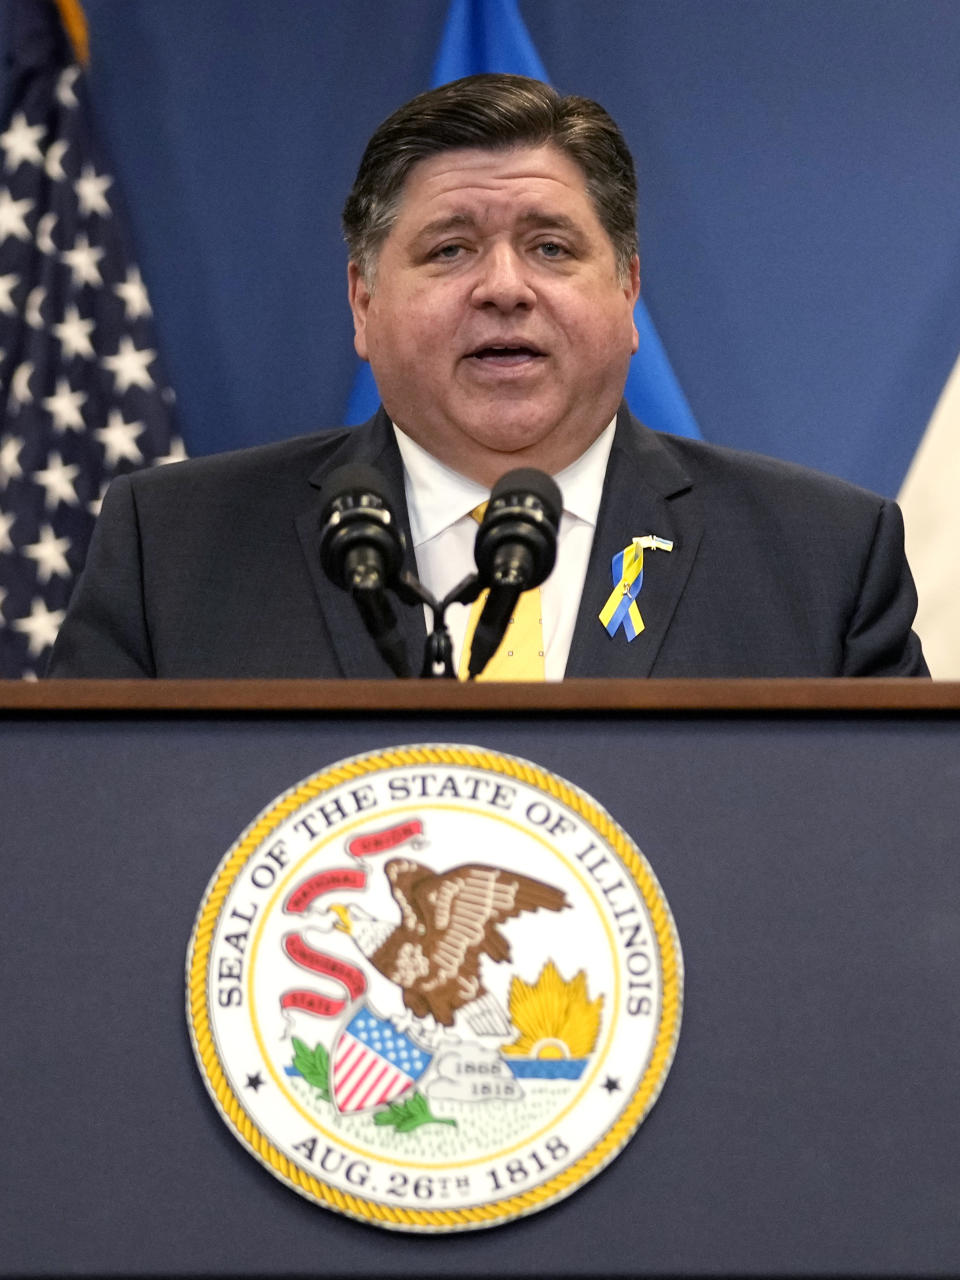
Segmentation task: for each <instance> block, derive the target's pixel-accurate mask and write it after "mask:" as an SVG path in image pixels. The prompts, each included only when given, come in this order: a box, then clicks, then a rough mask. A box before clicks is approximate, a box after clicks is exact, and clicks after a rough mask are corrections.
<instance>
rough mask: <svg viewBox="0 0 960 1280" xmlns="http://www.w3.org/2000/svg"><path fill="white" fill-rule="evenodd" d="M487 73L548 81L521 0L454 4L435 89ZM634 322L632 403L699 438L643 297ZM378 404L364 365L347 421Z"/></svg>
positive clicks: (658, 424) (658, 425)
mask: <svg viewBox="0 0 960 1280" xmlns="http://www.w3.org/2000/svg"><path fill="white" fill-rule="evenodd" d="M484 71H498V72H502V73H504V74H507V75H517V76H532V77H533V78H534V79H536V80H543V81H548V80H549V76H548V75H547V72H546V69H545V67H544V65H543V63H542V62H541V61H540V56H539V54H538V53H537V51H536V49H535V48H534V45H533V41H532V40H531V39H530V33H529V32H528V31H527V28H526V26H525V25H524V21H523V19H522V18H521V16H520V13H519V11H518V9H517V4H516V0H451V2H450V8H449V10H448V11H447V24H446V27H445V29H444V32H443V38H442V39H441V41H440V49H439V51H438V53H437V60H436V62H435V63H434V68H433V86H432V87H433V88H436V87H437V86H438V85H441V84H446V83H447V82H448V81H449V80H459V79H460V78H461V77H462V76H472V75H479V74H480V73H481V72H484ZM634 322H635V323H636V326H637V332H638V333H639V335H640V345H639V347H638V348H637V353H636V355H635V356H634V357H633V359H632V360H631V362H630V371H629V373H628V375H627V385H626V390H625V393H624V394H625V395H626V399H627V403H628V404H629V405H630V408H631V409H632V410H633V412H634V413H635V414H636V415H637V417H638V418H640V419H641V420H642V421H643V422H645V423H646V424H647V426H648V427H653V428H654V429H655V430H657V431H670V432H672V433H673V434H675V435H680V436H692V437H693V438H694V439H696V440H699V439H700V431H699V429H698V428H697V423H696V420H695V419H694V416H693V414H692V412H691V410H690V406H689V405H688V404H687V400H686V397H685V396H684V394H683V392H682V390H681V389H680V384H679V382H678V381H677V379H676V376H675V375H674V372H673V369H672V368H671V366H670V361H669V360H668V359H667V353H666V351H664V349H663V344H662V343H661V341H660V338H659V336H658V334H657V330H656V328H655V326H654V323H653V321H652V320H651V318H650V314H649V312H648V311H647V308H646V306H645V305H644V301H643V299H642V298H638V299H637V305H636V308H635V309H634ZM379 403H380V397H379V395H378V394H377V387H376V383H375V382H374V380H373V374H372V373H371V371H370V366H369V365H368V364H364V365H362V366H361V367H360V369H359V370H358V371H357V377H356V380H355V381H354V384H353V390H352V392H351V394H350V401H349V403H348V406H347V421H348V422H349V423H351V424H353V423H357V422H364V421H365V420H366V419H367V418H369V417H370V416H371V415H372V414H374V413H375V412H376V410H377V406H378V405H379Z"/></svg>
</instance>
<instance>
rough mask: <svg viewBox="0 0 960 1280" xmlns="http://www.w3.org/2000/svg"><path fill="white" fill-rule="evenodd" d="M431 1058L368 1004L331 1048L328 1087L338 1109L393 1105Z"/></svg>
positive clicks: (356, 1014) (421, 1072)
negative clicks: (329, 1082)
mask: <svg viewBox="0 0 960 1280" xmlns="http://www.w3.org/2000/svg"><path fill="white" fill-rule="evenodd" d="M432 1057H433V1055H432V1054H430V1053H428V1052H426V1051H425V1050H423V1049H421V1048H420V1046H419V1045H418V1044H416V1043H415V1042H414V1041H413V1040H411V1039H410V1037H409V1036H407V1035H404V1033H403V1032H402V1031H398V1030H397V1029H396V1027H394V1026H393V1025H392V1024H391V1023H389V1022H387V1021H386V1020H385V1019H384V1018H381V1017H379V1016H378V1015H377V1014H375V1013H374V1012H373V1010H372V1009H371V1008H370V1007H369V1005H367V1004H363V1005H361V1006H360V1008H359V1009H358V1010H357V1012H356V1013H355V1014H354V1015H353V1016H352V1017H351V1019H350V1021H349V1022H348V1023H347V1024H346V1025H345V1026H344V1028H343V1029H342V1031H341V1032H340V1035H339V1036H338V1037H337V1040H336V1043H335V1044H334V1046H333V1053H332V1055H331V1083H332V1086H333V1100H334V1103H335V1104H336V1107H337V1110H338V1111H340V1112H341V1113H348V1112H352V1111H369V1110H370V1109H371V1108H373V1107H379V1106H383V1105H384V1104H385V1103H388V1102H392V1101H393V1100H394V1098H398V1097H399V1096H400V1095H401V1094H402V1093H403V1092H405V1090H407V1089H409V1088H410V1087H411V1085H413V1084H415V1083H416V1081H417V1080H419V1079H420V1077H421V1076H422V1075H423V1073H424V1072H425V1071H426V1069H427V1067H429V1065H430V1062H431V1059H432Z"/></svg>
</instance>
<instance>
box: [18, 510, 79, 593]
mask: <svg viewBox="0 0 960 1280" xmlns="http://www.w3.org/2000/svg"><path fill="white" fill-rule="evenodd" d="M69 550H70V539H69V538H58V537H57V535H56V534H55V533H54V531H53V529H52V528H51V527H50V525H48V524H45V525H43V526H42V527H41V529H40V539H39V541H38V542H31V543H30V544H29V545H28V546H25V547H24V548H23V553H24V555H26V556H29V557H30V559H31V560H35V561H36V564H37V581H38V582H39V583H40V584H41V585H43V584H44V583H47V582H49V581H50V579H51V578H52V577H53V576H54V574H56V576H57V577H58V578H69V577H71V576H72V574H73V570H72V569H71V568H70V565H69V563H68V562H67V554H66V553H67V552H68V551H69Z"/></svg>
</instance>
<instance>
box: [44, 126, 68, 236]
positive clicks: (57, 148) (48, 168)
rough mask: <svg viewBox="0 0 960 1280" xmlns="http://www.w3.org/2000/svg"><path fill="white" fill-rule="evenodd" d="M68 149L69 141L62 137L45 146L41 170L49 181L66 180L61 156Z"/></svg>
mask: <svg viewBox="0 0 960 1280" xmlns="http://www.w3.org/2000/svg"><path fill="white" fill-rule="evenodd" d="M69 149H70V144H69V142H67V141H66V140H65V139H63V138H57V140H56V141H55V142H51V143H50V145H49V147H47V155H46V159H45V160H44V162H43V171H44V173H45V174H46V175H47V177H48V178H49V179H50V181H51V182H66V180H67V171H66V170H65V169H64V167H63V157H64V156H65V155H66V154H67V152H68V151H69ZM38 239H39V236H38Z"/></svg>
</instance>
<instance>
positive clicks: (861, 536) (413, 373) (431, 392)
mask: <svg viewBox="0 0 960 1280" xmlns="http://www.w3.org/2000/svg"><path fill="white" fill-rule="evenodd" d="M344 229H345V233H346V238H347V243H348V246H349V266H348V281H349V300H350V306H351V309H352V312H353V318H354V325H355V344H356V348H357V351H358V353H359V354H360V355H361V356H362V357H363V358H365V359H366V360H368V361H369V362H370V365H371V367H372V370H373V373H374V375H375V377H376V381H377V385H378V388H379V391H380V395H381V397H382V407H381V409H380V410H379V412H378V413H377V414H376V416H375V417H374V418H372V419H371V420H370V421H369V422H367V423H365V424H364V425H363V426H360V427H356V428H353V429H350V430H340V431H322V432H319V433H317V434H316V435H312V436H308V437H303V438H300V439H295V440H289V441H285V442H283V443H280V444H271V445H267V446H264V447H260V448H254V449H246V450H242V451H240V452H237V453H231V454H225V455H222V456H219V457H213V458H203V459H198V460H195V461H191V462H186V463H182V464H177V465H173V466H169V467H165V468H160V469H158V470H155V471H151V472H139V473H135V474H131V475H128V476H123V477H121V478H120V479H118V480H116V481H115V482H114V484H113V485H112V487H111V489H110V491H109V493H108V494H107V497H106V499H105V501H104V504H103V509H102V514H101V516H100V519H99V521H98V525H97V529H96V531H95V535H94V539H93V543H92V546H91V549H90V555H89V558H88V561H87V567H86V570H85V572H84V574H83V577H82V579H81V581H80V584H79V586H78V588H77V590H76V593H75V595H74V599H73V601H72V604H71V607H70V610H69V612H68V615H67V618H66V621H65V623H64V626H63V628H62V630H61V633H60V636H59V638H58V640H57V644H56V647H55V649H54V653H53V657H52V661H51V666H50V671H49V674H50V675H53V676H62V677H66V676H89V677H98V676H106V677H121V676H127V677H139V676H157V677H217V676H244V677H263V678H266V677H293V676H298V677H327V678H338V677H348V678H358V677H381V676H382V677H387V676H390V675H392V674H394V673H395V672H396V670H398V667H397V665H396V664H394V663H391V662H390V661H388V659H387V658H386V657H385V656H384V651H383V645H382V644H380V643H378V637H377V636H376V635H375V634H371V628H370V627H369V626H368V625H365V621H364V618H362V617H361V614H360V613H359V612H358V610H357V608H356V606H355V603H354V601H353V600H352V599H351V596H350V594H349V593H348V592H347V591H344V590H343V589H342V587H341V585H338V584H337V583H336V582H333V581H331V580H330V579H329V578H328V576H327V573H326V572H325V570H324V566H323V565H322V564H321V556H320V544H321V541H322V539H323V538H324V535H325V531H326V532H328V531H329V524H330V520H331V519H332V518H333V517H332V516H331V510H332V508H331V503H332V502H333V504H334V506H335V505H336V500H337V494H336V493H332V492H331V484H330V478H331V476H332V475H341V474H342V472H341V468H343V467H344V466H348V465H351V464H362V465H364V466H365V467H372V468H374V469H375V470H376V473H377V474H378V475H379V476H380V477H382V479H383V483H384V486H385V491H386V492H390V493H392V494H393V495H394V505H395V518H396V524H397V525H398V526H399V527H400V530H401V532H402V535H403V537H402V551H401V552H400V553H398V554H402V557H403V566H404V567H405V569H406V570H407V571H409V572H410V573H413V574H416V575H417V576H418V578H419V580H420V581H421V582H422V583H423V585H424V587H425V588H426V589H427V590H428V591H429V592H430V593H432V594H433V595H434V596H435V597H437V598H441V597H443V596H445V595H446V594H447V593H448V592H450V591H451V589H452V588H453V587H454V586H455V584H457V583H458V582H459V581H460V580H461V579H463V578H464V576H465V575H467V574H469V573H470V572H471V570H473V568H474V560H473V556H474V541H475V538H476V535H477V528H478V521H480V522H481V528H482V527H483V525H482V522H483V521H484V519H485V518H486V517H485V503H486V501H487V499H488V498H489V496H490V490H491V487H493V486H495V485H496V484H497V482H498V481H499V480H500V479H501V477H502V476H503V475H504V474H505V473H508V472H512V471H513V470H514V469H516V468H535V469H536V470H537V471H540V472H545V473H547V475H549V476H552V477H553V478H554V479H555V481H556V483H557V485H558V486H559V489H560V493H561V494H562V507H561V509H560V510H558V511H557V512H556V525H557V529H556V566H555V568H554V569H553V572H552V573H551V574H550V576H549V577H548V578H547V579H546V580H545V581H544V582H543V584H542V586H541V587H534V589H533V590H531V591H527V592H524V593H523V594H522V595H520V597H519V599H518V600H517V601H516V607H515V608H513V607H511V609H510V610H509V613H510V615H511V616H510V617H509V618H505V619H504V626H505V627H506V631H505V634H504V635H503V639H502V642H501V643H500V646H499V648H498V650H497V653H496V655H495V657H494V659H493V660H492V662H491V664H490V666H489V667H488V668H487V670H486V671H485V673H484V674H485V675H487V676H488V677H490V678H494V679H521V680H523V679H548V680H556V679H561V678H563V677H564V676H567V677H572V676H596V677H640V676H656V677H683V676H716V677H737V676H811V677H816V676H912V675H924V674H926V667H925V664H924V661H923V656H922V653H921V649H920V643H919V640H918V639H917V637H916V636H915V635H914V633H913V632H912V631H911V625H912V622H913V617H914V613H915V609H916V593H915V590H914V587H913V582H912V579H911V576H910V572H909V569H908V567H907V564H906V560H905V556H904V550H903V529H902V522H901V518H900V514H899V512H898V510H897V508H896V506H895V504H894V503H892V502H889V501H887V500H885V499H883V498H880V497H877V496H875V495H873V494H870V493H867V492H865V491H863V490H860V489H857V488H855V487H853V486H850V485H847V484H845V483H842V482H841V481H839V480H836V479H833V478H830V477H827V476H823V475H819V474H817V473H814V472H811V471H809V470H806V469H804V468H801V467H798V466H794V465H791V464H787V463H783V462H777V461H773V460H771V459H768V458H761V457H757V456H753V455H749V454H745V453H740V452H735V451H733V450H729V449H724V448H719V447H716V446H713V445H709V444H704V443H702V442H698V441H690V440H685V439H681V438H678V437H672V436H666V435H657V434H654V433H653V432H652V431H650V430H649V429H648V428H646V427H645V426H643V425H642V424H641V423H640V422H638V421H637V420H636V419H635V418H634V417H633V416H632V415H631V413H630V412H629V410H628V408H627V407H626V405H625V404H624V403H623V388H624V384H625V381H626V376H627V369H628V364H629V360H630V357H631V354H632V353H633V351H634V350H635V349H636V345H637V333H636V329H635V328H634V323H633V307H634V303H635V301H636V299H637V296H638V292H639V260H638V257H637V237H636V179H635V175H634V166H633V161H632V158H631V155H630V152H629V150H628V148H627V145H626V143H625V141H624V139H623V136H622V135H621V133H620V131H619V129H618V128H617V126H616V124H615V123H614V122H613V120H611V118H610V117H609V115H608V114H607V113H606V112H605V111H604V110H603V108H602V107H600V106H599V105H598V104H596V103H594V102H591V101H589V100H588V99H585V98H580V97H561V96H560V95H559V94H557V93H556V92H555V91H554V90H553V89H552V88H550V87H549V86H547V85H545V84H541V83H540V82H538V81H534V80H529V79H526V78H523V77H518V76H506V75H482V76H473V77H469V78H468V79H465V80H460V81H456V82H454V83H452V84H448V85H445V86H442V87H441V88H439V89H435V90H432V91H430V92H429V93H425V94H422V95H420V96H419V97H417V98H415V99H413V100H412V101H411V102H409V103H407V104H406V105H405V106H403V107H401V108H400V109H399V110H398V111H397V112H395V113H394V114H393V115H392V116H391V117H390V118H389V119H388V120H386V121H385V122H384V123H383V124H382V125H381V126H380V128H379V129H378V130H377V131H376V132H375V134H374V135H373V137H372V138H371V140H370V142H369V144H368V146H367V149H366V151H365V153H364V156H363V159H362V161H361V164H360V168H359V171H358V174H357V177H356V181H355V183H354V186H353V189H352V191H351V193H350V195H349V197H348V199H347V202H346V206H345V209H344ZM483 607H484V606H483V602H482V601H478V602H477V603H476V604H475V605H473V606H472V608H471V607H470V606H469V605H468V604H455V605H452V606H451V608H450V609H449V610H448V617H447V621H448V623H449V626H450V631H451V634H452V641H453V650H454V663H455V665H456V666H458V667H459V668H460V670H461V673H464V672H465V671H466V658H467V655H468V654H469V652H470V648H471V644H472V635H473V629H474V626H475V625H476V618H477V613H478V610H479V611H480V612H481V615H482V608H483ZM396 616H397V626H396V629H397V632H398V645H399V646H400V647H402V648H404V649H405V650H406V651H407V652H409V654H410V655H412V664H411V669H417V666H418V664H417V658H418V657H419V654H420V653H421V652H422V651H423V646H424V643H425V639H426V628H425V620H424V611H423V609H422V608H421V607H420V606H419V604H416V603H410V602H406V603H399V604H396ZM367 621H368V620H367ZM481 623H482V616H481ZM372 630H373V631H374V632H375V631H376V628H375V627H374V628H372Z"/></svg>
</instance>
